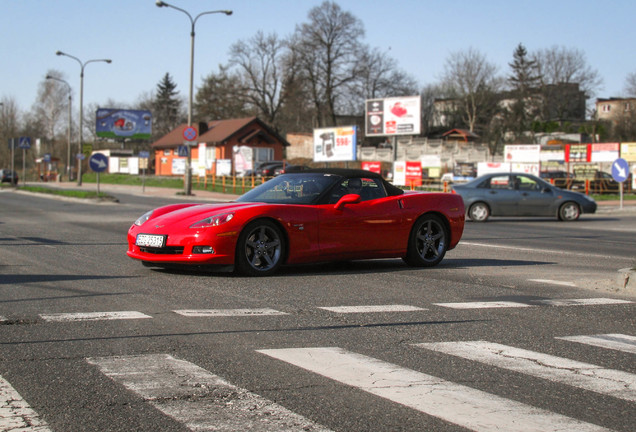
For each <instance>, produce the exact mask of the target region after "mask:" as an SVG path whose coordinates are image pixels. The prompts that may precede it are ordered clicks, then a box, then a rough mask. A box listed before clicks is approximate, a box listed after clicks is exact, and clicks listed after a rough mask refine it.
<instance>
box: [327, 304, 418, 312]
mask: <svg viewBox="0 0 636 432" xmlns="http://www.w3.org/2000/svg"><path fill="white" fill-rule="evenodd" d="M318 309H324V310H327V311H329V312H336V313H343V314H347V313H376V312H415V311H425V310H427V309H423V308H420V307H417V306H409V305H368V306H364V305H361V306H323V307H318Z"/></svg>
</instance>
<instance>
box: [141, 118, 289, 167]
mask: <svg viewBox="0 0 636 432" xmlns="http://www.w3.org/2000/svg"><path fill="white" fill-rule="evenodd" d="M186 127H187V124H182V125H179V126H177V127H176V128H175V129H173V130H172V131H171V132H169V133H168V134H166V135H164V136H163V137H161V138H159V139H158V140H157V141H155V142H154V143H152V145H151V146H152V148H153V149H154V151H155V174H156V175H162V176H170V175H183V174H184V173H185V166H186V159H187V157H186V156H180V155H179V147H180V146H184V145H186V144H187V143H190V149H191V159H192V174H193V175H199V176H203V175H236V174H238V173H241V172H244V171H246V170H249V169H254V168H255V167H256V166H257V165H258V164H259V163H261V162H265V161H270V160H283V157H284V149H285V147H287V146H289V143H288V142H287V141H286V140H285V139H284V138H283V137H282V136H280V135H279V134H278V133H276V132H275V131H274V130H273V129H272V128H270V127H269V126H268V125H266V124H265V123H264V122H263V121H261V120H260V119H259V118H257V117H247V118H239V119H228V120H214V121H211V122H209V123H199V124H198V125H193V126H192V127H194V128H195V129H196V130H197V133H198V137H197V138H196V139H195V140H193V141H191V142H189V141H186V140H185V138H184V135H183V133H184V130H185V129H186ZM228 171H229V172H228Z"/></svg>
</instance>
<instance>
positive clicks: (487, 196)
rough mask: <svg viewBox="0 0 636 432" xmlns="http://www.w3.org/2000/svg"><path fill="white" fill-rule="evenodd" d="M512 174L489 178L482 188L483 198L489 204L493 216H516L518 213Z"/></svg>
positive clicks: (516, 195)
mask: <svg viewBox="0 0 636 432" xmlns="http://www.w3.org/2000/svg"><path fill="white" fill-rule="evenodd" d="M514 180H515V179H514V176H510V175H507V174H503V175H497V176H493V177H491V178H490V182H489V183H488V185H487V187H486V188H485V189H484V190H483V194H484V200H485V201H486V202H487V203H488V205H489V206H490V210H491V213H492V215H493V216H516V215H517V213H518V204H519V193H518V191H517V190H516V189H515V183H514Z"/></svg>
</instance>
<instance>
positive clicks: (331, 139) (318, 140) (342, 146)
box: [314, 126, 357, 162]
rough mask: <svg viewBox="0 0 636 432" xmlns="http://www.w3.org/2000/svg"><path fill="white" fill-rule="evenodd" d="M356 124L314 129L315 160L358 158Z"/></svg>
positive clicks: (343, 160)
mask: <svg viewBox="0 0 636 432" xmlns="http://www.w3.org/2000/svg"><path fill="white" fill-rule="evenodd" d="M356 144H357V133H356V127H355V126H345V127H339V128H325V129H314V162H346V161H354V160H356V153H357V152H356Z"/></svg>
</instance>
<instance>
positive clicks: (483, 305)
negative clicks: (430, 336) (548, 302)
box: [433, 301, 532, 309]
mask: <svg viewBox="0 0 636 432" xmlns="http://www.w3.org/2000/svg"><path fill="white" fill-rule="evenodd" d="M433 304H434V305H437V306H442V307H446V308H452V309H490V308H510V307H512V308H520V307H531V306H532V305H529V304H526V303H518V302H511V301H486V302H458V303H433Z"/></svg>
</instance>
